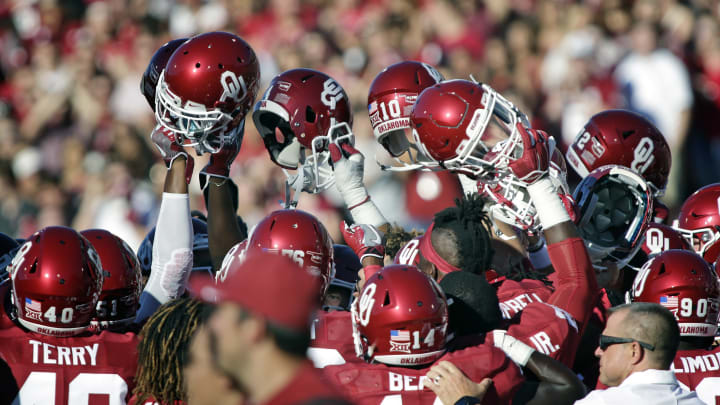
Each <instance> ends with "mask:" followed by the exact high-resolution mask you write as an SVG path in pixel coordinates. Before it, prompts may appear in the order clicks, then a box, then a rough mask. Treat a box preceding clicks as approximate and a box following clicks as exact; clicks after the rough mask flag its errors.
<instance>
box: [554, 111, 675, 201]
mask: <svg viewBox="0 0 720 405" xmlns="http://www.w3.org/2000/svg"><path fill="white" fill-rule="evenodd" d="M565 157H566V158H567V161H568V163H570V166H572V168H573V169H575V171H576V172H577V173H578V174H579V175H580V177H585V176H587V175H588V173H590V172H591V171H593V170H595V169H597V168H598V167H600V166H605V165H620V166H625V167H629V168H631V169H633V170H635V171H636V172H638V173H640V175H641V176H643V177H644V178H645V180H646V181H647V182H648V184H649V185H650V188H651V189H652V191H653V195H655V196H661V195H662V194H663V193H664V192H665V186H667V181H668V176H669V175H670V164H671V162H672V159H671V156H670V147H669V146H668V144H667V141H666V140H665V137H664V136H663V135H662V134H661V133H660V131H658V129H657V128H656V127H655V125H653V124H652V123H651V122H650V121H648V120H647V119H646V118H644V117H643V116H641V115H639V114H636V113H634V112H631V111H627V110H608V111H603V112H601V113H598V114H595V115H593V116H592V117H591V118H590V120H589V121H588V122H587V124H585V127H584V128H583V129H582V130H581V131H580V133H579V134H578V136H576V137H575V140H574V141H573V143H572V144H571V145H570V147H569V148H568V150H567V153H566V155H565Z"/></svg>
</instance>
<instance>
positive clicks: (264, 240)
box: [245, 210, 335, 294]
mask: <svg viewBox="0 0 720 405" xmlns="http://www.w3.org/2000/svg"><path fill="white" fill-rule="evenodd" d="M255 250H261V251H268V252H274V253H277V254H281V255H283V256H287V257H289V258H291V259H292V260H293V261H294V262H295V263H297V264H298V265H299V266H300V267H302V268H304V269H305V270H307V271H308V272H310V274H314V275H317V276H320V277H322V292H323V294H324V293H325V291H326V290H327V287H328V285H329V284H330V280H332V279H333V277H334V276H335V274H334V270H335V269H334V267H333V242H332V238H330V234H328V232H327V230H326V229H325V226H323V224H322V223H321V222H320V221H318V220H317V218H315V217H314V216H313V215H311V214H309V213H307V212H305V211H301V210H279V211H275V212H273V213H271V214H270V215H268V216H266V217H265V218H264V219H263V220H262V221H260V223H258V224H257V225H255V227H254V228H253V229H252V231H250V235H249V236H248V243H247V247H246V249H245V254H250V253H252V252H253V251H255Z"/></svg>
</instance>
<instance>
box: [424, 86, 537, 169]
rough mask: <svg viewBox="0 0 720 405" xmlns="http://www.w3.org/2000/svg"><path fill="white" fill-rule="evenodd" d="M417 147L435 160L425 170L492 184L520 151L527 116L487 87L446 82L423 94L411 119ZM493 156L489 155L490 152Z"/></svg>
mask: <svg viewBox="0 0 720 405" xmlns="http://www.w3.org/2000/svg"><path fill="white" fill-rule="evenodd" d="M410 125H411V126H412V128H413V136H414V138H415V144H416V145H418V147H419V148H420V151H421V152H422V153H423V154H424V155H425V156H428V157H430V158H432V159H433V161H434V162H433V163H431V164H428V165H427V166H426V167H428V168H432V169H436V168H437V167H438V166H439V167H442V168H444V169H450V170H454V171H456V172H458V173H462V174H465V175H468V176H470V177H472V178H476V179H480V178H487V179H489V180H494V178H495V177H496V176H495V175H496V173H497V169H496V167H507V164H503V163H507V162H508V161H509V160H510V159H512V158H516V157H517V155H518V154H519V153H522V140H521V135H520V132H519V131H521V130H522V129H523V128H530V123H529V122H528V120H527V117H526V116H525V114H523V113H522V112H520V110H518V109H517V108H516V107H515V106H514V105H513V104H512V103H511V102H509V101H508V100H507V99H505V98H504V97H503V96H502V95H500V93H498V92H496V91H495V90H493V89H492V88H491V87H490V86H488V85H486V84H482V83H475V82H471V81H468V80H448V81H444V82H442V83H439V84H436V85H434V86H432V87H428V88H427V89H425V90H423V92H422V93H420V95H419V96H418V99H417V101H416V102H415V107H414V108H413V110H412V113H411V115H410ZM491 152H492V153H491Z"/></svg>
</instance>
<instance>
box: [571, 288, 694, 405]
mask: <svg viewBox="0 0 720 405" xmlns="http://www.w3.org/2000/svg"><path fill="white" fill-rule="evenodd" d="M679 341H680V331H679V329H678V326H677V321H676V320H675V317H674V316H673V314H672V313H671V312H670V311H668V310H667V309H666V308H664V307H663V306H661V305H658V304H654V303H649V302H634V303H631V304H624V305H619V306H617V307H613V308H611V309H610V310H609V311H608V320H607V324H606V325H605V329H604V330H603V332H602V335H601V336H600V342H599V345H598V348H597V349H596V350H595V356H597V357H598V358H599V359H600V382H601V383H603V384H605V385H607V386H608V387H610V388H608V389H606V390H598V391H593V392H591V393H590V394H589V395H588V396H586V397H585V398H583V399H581V400H579V401H577V402H575V404H576V405H577V404H581V405H590V404H633V405H641V404H680V405H690V404H703V402H702V401H700V399H699V398H698V397H697V395H696V394H695V392H688V391H684V390H683V389H682V388H681V387H680V385H679V384H678V381H677V379H676V378H675V375H674V374H673V372H672V370H670V365H671V364H672V361H673V358H674V357H675V353H676V352H677V348H678V343H679Z"/></svg>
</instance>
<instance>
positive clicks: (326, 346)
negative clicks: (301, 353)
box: [307, 311, 362, 368]
mask: <svg viewBox="0 0 720 405" xmlns="http://www.w3.org/2000/svg"><path fill="white" fill-rule="evenodd" d="M307 354H308V358H309V359H310V360H312V362H313V363H314V364H315V367H317V368H323V367H325V366H329V365H331V364H345V363H346V362H348V361H362V360H361V359H360V358H358V357H357V355H356V354H355V346H354V344H353V335H352V319H351V318H350V312H348V311H333V312H320V313H318V316H317V318H316V319H315V321H313V323H312V326H311V329H310V348H309V349H308V352H307Z"/></svg>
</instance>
